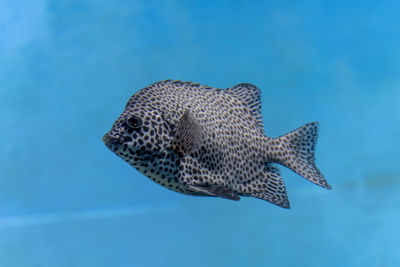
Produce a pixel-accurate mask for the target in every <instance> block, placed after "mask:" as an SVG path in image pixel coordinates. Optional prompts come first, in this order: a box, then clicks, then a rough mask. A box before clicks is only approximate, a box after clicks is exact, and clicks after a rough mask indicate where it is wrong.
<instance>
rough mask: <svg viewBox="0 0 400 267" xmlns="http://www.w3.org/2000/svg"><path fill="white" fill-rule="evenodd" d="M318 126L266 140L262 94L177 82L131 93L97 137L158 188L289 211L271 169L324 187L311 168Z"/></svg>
mask: <svg viewBox="0 0 400 267" xmlns="http://www.w3.org/2000/svg"><path fill="white" fill-rule="evenodd" d="M318 127H319V126H318V123H317V122H312V123H308V124H305V125H304V126H302V127H300V128H298V129H296V130H294V131H292V132H290V133H287V134H285V135H282V136H280V137H277V138H272V137H268V136H266V135H265V131H264V124H263V119H262V114H261V91H260V89H259V88H258V87H257V86H255V85H252V84H249V83H241V84H238V85H236V86H233V87H230V88H227V89H219V88H213V87H210V86H207V85H201V84H199V83H193V82H184V81H179V80H164V81H159V82H155V83H153V84H151V85H149V86H147V87H145V88H143V89H141V90H139V91H138V92H136V93H135V94H133V95H132V96H131V98H130V99H129V101H128V102H127V104H126V106H125V109H124V110H123V112H122V114H121V115H120V116H119V117H118V118H117V119H116V121H115V122H114V124H113V125H112V128H111V130H109V131H108V132H107V133H106V134H105V135H104V136H103V139H102V140H103V141H104V143H105V145H106V146H107V147H108V148H109V149H110V150H111V151H112V152H114V153H115V154H116V155H117V156H119V157H120V158H122V159H123V160H124V161H126V162H128V163H129V164H130V165H131V166H133V167H134V168H135V169H137V170H138V171H139V172H141V173H142V174H143V175H145V176H147V177H148V178H150V179H151V180H153V181H154V182H156V183H157V184H160V185H161V186H164V187H166V188H168V189H170V190H173V191H176V192H178V193H182V194H185V195H191V196H209V197H220V198H225V199H230V200H235V201H237V200H240V197H255V198H258V199H262V200H265V201H268V202H270V203H272V204H275V205H277V206H280V207H282V208H287V209H289V208H290V203H289V199H288V196H287V192H286V187H285V183H284V181H283V179H282V177H281V174H280V170H279V168H278V165H283V166H285V167H287V168H289V169H291V170H293V171H294V172H295V173H297V174H299V175H300V176H302V177H304V178H305V179H307V180H309V181H311V182H312V183H314V184H316V185H318V186H321V187H323V188H326V189H331V186H330V185H329V184H328V182H327V181H326V179H325V178H324V176H323V175H322V173H321V172H320V170H319V169H318V168H317V166H316V165H315V145H316V142H317V138H318Z"/></svg>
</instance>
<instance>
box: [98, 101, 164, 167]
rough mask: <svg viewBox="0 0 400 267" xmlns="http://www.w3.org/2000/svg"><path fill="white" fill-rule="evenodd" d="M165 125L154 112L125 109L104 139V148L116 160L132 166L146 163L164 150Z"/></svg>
mask: <svg viewBox="0 0 400 267" xmlns="http://www.w3.org/2000/svg"><path fill="white" fill-rule="evenodd" d="M168 136H169V129H168V124H167V123H166V122H165V120H164V119H163V115H162V112H160V111H158V110H156V109H150V108H147V109H144V108H142V109H128V110H125V111H124V112H123V113H122V114H121V116H120V117H119V118H118V119H117V120H116V121H115V122H114V124H113V126H112V128H111V130H110V131H109V132H107V133H106V134H105V135H104V136H103V141H104V143H105V145H106V146H107V147H108V148H109V149H110V150H111V151H113V152H114V153H115V154H117V155H118V156H119V157H121V158H122V159H124V160H125V161H127V162H129V163H130V164H135V163H136V162H143V161H148V160H150V159H151V158H154V157H155V156H157V155H160V154H161V153H163V152H164V151H165V150H166V146H167V144H168V143H169V142H168V140H169V137H168Z"/></svg>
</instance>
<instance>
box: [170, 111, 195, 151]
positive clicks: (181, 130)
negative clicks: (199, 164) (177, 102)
mask: <svg viewBox="0 0 400 267" xmlns="http://www.w3.org/2000/svg"><path fill="white" fill-rule="evenodd" d="M201 139H202V131H201V126H200V124H199V122H198V121H197V120H196V118H195V117H193V116H192V115H191V114H190V112H189V111H186V112H185V113H184V114H183V116H182V117H181V118H180V120H179V122H178V126H177V127H176V133H175V138H174V140H173V142H172V148H173V150H174V151H176V152H177V153H178V154H181V155H182V156H185V155H188V154H190V153H191V152H192V151H193V150H195V149H196V148H197V147H198V146H199V144H200V143H201Z"/></svg>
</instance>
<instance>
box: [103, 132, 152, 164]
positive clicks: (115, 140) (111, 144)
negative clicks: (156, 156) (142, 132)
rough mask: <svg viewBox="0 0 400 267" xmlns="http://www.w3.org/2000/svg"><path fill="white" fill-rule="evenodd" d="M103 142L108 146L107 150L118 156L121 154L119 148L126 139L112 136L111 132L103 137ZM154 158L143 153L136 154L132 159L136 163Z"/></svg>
mask: <svg viewBox="0 0 400 267" xmlns="http://www.w3.org/2000/svg"><path fill="white" fill-rule="evenodd" d="M102 140H103V142H104V144H105V145H106V146H107V148H108V149H110V150H111V151H113V152H115V153H116V154H119V148H120V147H121V146H122V145H123V143H124V142H125V140H124V138H122V137H119V136H115V135H112V134H110V132H108V133H106V134H105V135H104V136H103V138H102ZM138 151H139V150H138ZM152 157H153V155H146V154H145V153H141V154H140V155H139V153H135V155H132V156H131V158H132V159H134V160H135V161H146V160H148V159H150V158H152Z"/></svg>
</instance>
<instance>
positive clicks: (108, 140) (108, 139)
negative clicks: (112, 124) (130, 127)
mask: <svg viewBox="0 0 400 267" xmlns="http://www.w3.org/2000/svg"><path fill="white" fill-rule="evenodd" d="M102 140H103V142H104V143H105V144H106V145H121V144H122V143H123V142H124V140H122V139H121V138H119V137H117V136H113V135H111V134H110V133H106V134H105V135H104V136H103V138H102Z"/></svg>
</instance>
